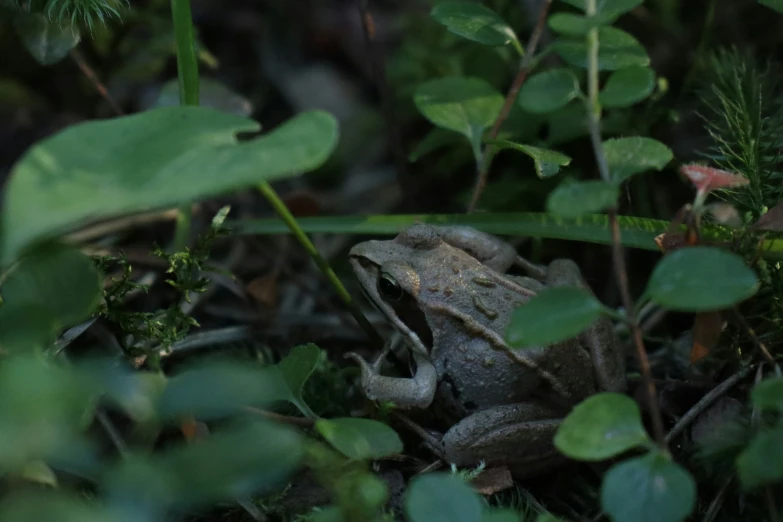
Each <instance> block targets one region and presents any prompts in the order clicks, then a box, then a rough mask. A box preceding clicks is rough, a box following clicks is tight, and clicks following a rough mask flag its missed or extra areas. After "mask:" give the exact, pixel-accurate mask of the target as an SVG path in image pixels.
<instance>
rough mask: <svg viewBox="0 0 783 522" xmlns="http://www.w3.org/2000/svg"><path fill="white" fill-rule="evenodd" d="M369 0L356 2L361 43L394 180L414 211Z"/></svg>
mask: <svg viewBox="0 0 783 522" xmlns="http://www.w3.org/2000/svg"><path fill="white" fill-rule="evenodd" d="M369 4H370V2H369V0H357V8H358V10H359V16H360V17H361V19H362V30H363V32H364V43H365V45H366V46H367V55H368V59H369V62H370V73H371V74H372V79H373V83H375V88H376V89H377V90H378V96H379V98H380V100H381V110H382V111H383V117H384V119H385V120H386V135H387V139H388V140H389V146H390V147H391V152H392V157H393V158H394V163H395V166H396V167H397V181H398V183H399V185H400V189H401V190H402V193H403V194H405V198H404V204H405V205H406V206H408V207H409V208H415V206H416V205H415V199H416V191H415V186H414V178H413V177H412V176H411V175H410V173H409V171H408V164H407V160H406V158H405V152H404V150H403V146H402V138H401V136H400V128H399V125H398V124H397V121H396V118H395V117H394V107H393V103H392V96H391V94H392V93H391V89H390V87H389V82H388V81H387V79H386V75H385V73H384V65H383V64H384V59H383V58H384V57H383V54H382V52H381V50H380V49H379V48H378V46H377V45H376V44H375V21H374V19H373V16H372V13H371V12H370V5H369Z"/></svg>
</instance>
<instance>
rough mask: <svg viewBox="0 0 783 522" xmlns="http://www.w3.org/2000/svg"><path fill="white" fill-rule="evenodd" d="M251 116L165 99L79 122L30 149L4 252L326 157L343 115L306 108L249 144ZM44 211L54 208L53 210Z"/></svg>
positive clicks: (14, 175) (19, 175)
mask: <svg viewBox="0 0 783 522" xmlns="http://www.w3.org/2000/svg"><path fill="white" fill-rule="evenodd" d="M258 127H259V126H258V124H257V123H256V122H254V121H252V120H250V119H247V118H244V117H240V116H235V115H230V114H225V113H221V112H219V111H216V110H214V109H208V108H203V107H165V108H161V109H154V110H150V111H147V112H144V113H140V114H134V115H132V116H124V117H120V118H114V119H110V120H104V121H95V122H89V123H82V124H79V125H74V126H73V127H70V128H68V129H66V130H64V131H62V132H60V133H58V134H56V135H54V136H52V137H51V138H48V139H46V140H43V141H41V142H39V143H38V144H36V145H35V146H33V147H32V148H31V149H30V150H28V151H27V152H26V153H25V155H24V156H23V157H22V159H21V160H20V161H19V162H18V163H17V164H16V165H15V166H14V168H13V169H12V172H11V178H10V180H9V182H8V186H7V189H6V193H5V207H4V209H3V216H2V217H3V220H2V221H3V222H2V227H3V229H2V241H3V243H2V255H3V259H4V261H6V262H8V261H9V260H10V259H12V258H13V257H14V256H16V255H17V254H18V252H19V251H20V250H21V249H22V248H24V247H25V246H27V245H28V244H29V243H31V242H32V241H36V240H38V239H41V238H42V237H46V236H52V235H55V234H58V233H61V232H63V231H66V230H69V229H73V228H74V227H76V226H78V225H81V224H84V223H85V222H87V221H89V220H93V219H98V218H106V217H110V216H117V215H121V214H127V213H133V212H138V211H143V210H149V209H155V208H163V207H169V206H174V205H180V204H184V203H188V202H191V201H194V200H197V199H200V198H205V197H208V196H212V195H216V194H220V193H224V192H228V191H231V190H236V189H239V188H243V187H248V186H253V185H256V184H258V183H259V182H261V181H264V180H272V179H277V178H281V177H284V176H288V175H292V174H299V173H301V172H304V171H307V170H311V169H314V168H316V167H318V166H319V165H321V164H322V163H323V162H324V161H325V160H326V159H327V158H328V156H329V154H330V153H331V152H332V150H333V149H334V147H335V145H336V142H337V123H336V121H335V119H334V118H333V117H332V116H331V115H329V114H327V113H324V112H320V111H314V112H308V113H303V114H301V115H299V116H296V117H295V118H293V119H291V120H289V121H288V122H286V123H284V124H283V125H281V126H279V127H278V128H276V129H275V130H274V131H272V132H269V133H267V134H265V135H263V136H261V137H258V138H255V139H252V140H248V141H245V142H242V143H238V142H237V138H236V134H237V133H239V132H251V131H257V130H258ZM44 209H45V211H44Z"/></svg>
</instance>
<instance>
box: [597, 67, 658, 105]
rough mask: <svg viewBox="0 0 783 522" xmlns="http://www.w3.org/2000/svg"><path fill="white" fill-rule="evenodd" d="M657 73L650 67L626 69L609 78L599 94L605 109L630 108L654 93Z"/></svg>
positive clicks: (614, 73)
mask: <svg viewBox="0 0 783 522" xmlns="http://www.w3.org/2000/svg"><path fill="white" fill-rule="evenodd" d="M654 87H655V73H654V72H653V70H652V69H650V68H649V67H640V66H633V67H625V68H623V69H619V70H617V71H615V72H613V73H612V75H611V76H609V79H608V80H607V81H606V85H604V88H603V89H602V90H601V93H600V94H599V97H598V99H599V101H600V102H601V105H603V106H604V107H609V108H612V107H630V106H631V105H633V104H634V103H636V102H639V101H642V100H643V99H645V98H647V97H648V96H649V95H650V93H652V92H653V88H654Z"/></svg>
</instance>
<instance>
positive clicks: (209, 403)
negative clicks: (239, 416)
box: [158, 361, 283, 421]
mask: <svg viewBox="0 0 783 522" xmlns="http://www.w3.org/2000/svg"><path fill="white" fill-rule="evenodd" d="M282 387H283V385H282V383H281V382H280V379H279V377H278V375H277V373H274V372H271V371H270V370H269V369H268V368H262V367H259V366H255V365H250V364H248V363H246V362H238V361H237V362H234V361H223V362H220V363H215V362H211V363H208V364H201V365H198V366H196V367H193V368H189V369H187V370H184V371H182V372H180V373H178V374H177V375H175V376H174V377H172V378H171V379H169V382H168V384H167V386H166V388H165V390H164V391H163V394H162V396H161V398H160V402H159V405H158V410H159V413H160V415H161V416H162V417H163V418H164V419H171V420H173V421H180V420H181V419H183V418H186V417H190V416H194V417H196V418H199V419H203V420H213V419H218V418H223V417H227V416H230V415H234V414H236V413H239V412H240V411H241V410H242V408H244V407H246V406H260V405H263V404H266V403H268V402H271V401H273V400H274V399H275V398H277V396H278V395H279V394H280V389H281V388H282Z"/></svg>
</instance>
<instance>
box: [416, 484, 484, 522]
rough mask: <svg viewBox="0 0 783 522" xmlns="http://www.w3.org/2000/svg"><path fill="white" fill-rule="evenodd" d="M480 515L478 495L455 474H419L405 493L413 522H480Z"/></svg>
mask: <svg viewBox="0 0 783 522" xmlns="http://www.w3.org/2000/svg"><path fill="white" fill-rule="evenodd" d="M481 512H482V504H481V499H480V498H479V495H478V494H477V493H476V492H475V491H473V489H471V488H470V486H468V485H467V484H465V482H463V481H462V480H460V479H459V478H458V477H456V476H455V475H450V474H447V473H428V474H426V475H419V476H417V477H416V478H414V479H413V480H411V481H410V484H409V486H408V490H407V491H406V493H405V513H406V515H407V518H408V520H409V521H410V522H480V521H481V515H482V513H481Z"/></svg>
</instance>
